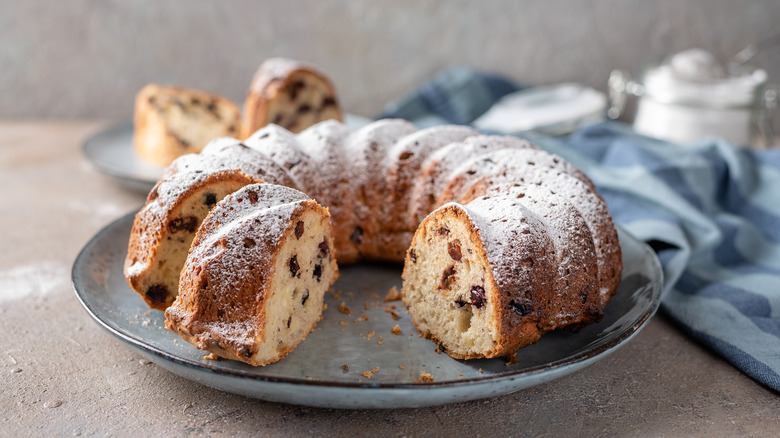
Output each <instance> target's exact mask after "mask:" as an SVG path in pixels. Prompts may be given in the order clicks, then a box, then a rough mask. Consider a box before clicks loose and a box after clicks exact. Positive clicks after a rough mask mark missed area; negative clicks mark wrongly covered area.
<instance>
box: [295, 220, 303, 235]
mask: <svg viewBox="0 0 780 438" xmlns="http://www.w3.org/2000/svg"><path fill="white" fill-rule="evenodd" d="M301 236H303V221H298V223H297V224H295V238H296V239H300V238H301Z"/></svg>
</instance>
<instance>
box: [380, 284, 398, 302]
mask: <svg viewBox="0 0 780 438" xmlns="http://www.w3.org/2000/svg"><path fill="white" fill-rule="evenodd" d="M400 299H401V292H398V289H396V287H395V286H393V287H391V288H390V290H389V291H388V292H387V295H385V297H384V299H382V301H384V302H385V303H386V302H388V301H398V300H400Z"/></svg>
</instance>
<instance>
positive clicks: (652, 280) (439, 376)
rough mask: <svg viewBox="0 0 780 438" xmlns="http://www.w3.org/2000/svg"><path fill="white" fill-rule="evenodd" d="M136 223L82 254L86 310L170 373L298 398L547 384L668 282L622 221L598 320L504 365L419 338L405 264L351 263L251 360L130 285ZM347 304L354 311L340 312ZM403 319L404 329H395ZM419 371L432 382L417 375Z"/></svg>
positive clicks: (507, 389) (361, 404)
mask: <svg viewBox="0 0 780 438" xmlns="http://www.w3.org/2000/svg"><path fill="white" fill-rule="evenodd" d="M132 222H133V215H132V214H130V215H127V216H124V217H122V218H120V219H118V220H116V221H115V222H113V223H111V224H110V225H108V226H107V227H105V228H104V229H103V230H101V231H100V232H99V233H98V234H97V235H95V236H94V237H93V238H92V239H91V240H90V241H89V242H88V243H87V244H86V246H85V247H84V248H83V249H82V250H81V253H80V254H79V255H78V257H77V258H76V261H75V263H74V265H73V273H72V275H73V286H74V289H75V292H76V296H77V297H78V299H79V300H80V301H81V304H82V305H83V306H84V309H86V311H87V313H88V314H89V315H90V316H91V317H92V318H93V319H94V320H95V321H96V322H97V323H98V324H99V325H100V326H101V327H103V328H104V329H106V330H107V331H108V332H109V333H111V334H112V335H114V336H116V337H117V338H118V339H119V340H121V341H122V342H124V343H125V344H127V345H128V346H130V347H131V348H133V349H135V351H136V352H138V353H139V354H140V355H142V356H144V357H145V358H147V359H149V360H151V361H152V362H154V363H155V364H157V365H159V366H161V367H163V368H165V369H167V370H169V371H171V372H173V373H175V374H178V375H180V376H183V377H185V378H187V379H191V380H193V381H195V382H198V383H201V384H204V385H208V386H211V387H214V388H217V389H220V390H223V391H227V392H231V393H235V394H242V395H245V396H248V397H255V398H259V399H263V400H269V401H277V402H284V403H293V404H299V405H308V406H319V407H328V408H411V407H420V406H432V405H440V404H445V403H453V402H461V401H467V400H475V399H480V398H486V397H493V396H497V395H501V394H508V393H511V392H514V391H518V390H520V389H523V388H527V387H530V386H534V385H539V384H542V383H544V382H547V381H550V380H553V379H556V378H558V377H561V376H564V375H567V374H570V373H573V372H576V371H577V370H580V369H582V368H584V367H586V366H588V365H590V364H592V363H594V362H596V361H597V360H600V359H603V358H604V357H605V356H607V355H608V354H610V353H612V352H613V351H615V350H616V349H617V348H618V347H620V346H621V345H623V344H625V343H626V342H627V341H628V340H629V339H631V337H633V336H634V335H636V334H637V332H639V330H640V329H641V328H642V327H643V326H644V325H645V324H646V323H647V322H648V320H649V319H650V318H651V317H652V316H653V314H654V313H655V312H656V310H657V309H658V305H659V302H660V296H661V285H662V282H663V279H662V275H663V274H662V271H661V267H660V264H659V263H658V259H657V258H656V256H655V254H654V253H653V251H652V250H651V249H650V248H649V247H648V246H647V245H646V244H644V243H643V242H641V241H639V240H637V239H636V238H634V237H633V236H631V235H630V234H628V233H626V232H624V231H622V230H620V234H619V237H620V242H621V246H622V249H623V263H624V270H623V279H622V282H621V284H620V287H619V289H618V292H617V294H616V295H615V297H614V298H613V299H612V301H611V302H610V303H609V305H608V306H607V308H606V313H605V315H604V318H603V320H602V321H601V322H599V323H598V324H593V325H590V326H587V327H585V328H584V329H582V330H580V331H579V332H577V333H572V332H568V331H559V332H552V333H548V334H545V335H544V336H542V338H541V340H540V341H539V342H538V343H536V344H535V345H531V346H529V347H526V348H523V349H521V350H520V351H519V352H518V353H517V363H513V364H507V362H506V361H505V360H503V359H481V360H470V361H463V360H455V359H452V358H450V357H449V356H447V355H446V354H443V353H442V354H439V353H437V352H436V351H435V349H436V346H435V345H434V344H433V343H431V342H430V341H427V340H425V339H422V338H419V337H418V336H417V332H416V331H415V330H414V328H413V326H412V323H411V320H410V317H409V315H408V314H407V313H406V311H405V308H404V307H403V304H402V303H401V302H400V301H390V302H383V300H382V298H383V297H385V295H386V294H387V293H388V291H389V290H390V289H391V288H392V287H396V288H398V289H399V290H400V288H401V266H399V265H376V264H362V265H355V266H346V267H342V268H341V273H342V276H341V278H340V279H339V280H338V281H337V282H336V283H335V284H334V292H333V293H327V294H326V297H325V302H326V304H327V309H326V310H325V312H324V313H323V319H322V321H320V322H319V324H318V325H317V328H316V329H315V330H314V331H313V332H312V333H311V334H310V335H309V336H308V337H307V338H306V340H304V341H303V342H302V343H301V344H299V345H298V347H297V348H296V349H295V351H293V352H292V353H291V354H290V355H288V356H287V357H285V358H284V359H282V360H280V361H279V362H276V363H274V364H271V365H268V366H265V367H252V366H249V365H247V364H244V363H240V362H235V361H230V360H211V359H205V358H204V357H205V356H206V353H205V352H203V351H200V350H197V349H196V348H195V347H194V346H192V345H191V344H188V343H187V342H185V341H184V340H182V339H181V338H179V337H178V336H177V335H175V334H174V333H172V332H169V331H167V330H166V329H165V324H164V320H165V318H164V315H163V313H162V312H160V311H157V310H150V309H149V308H148V307H147V306H146V305H145V304H144V302H143V301H142V300H141V298H140V297H139V296H138V295H137V294H136V293H135V292H134V291H133V290H132V289H130V287H129V286H128V285H127V283H126V282H125V279H124V277H123V274H122V264H123V261H124V258H125V254H126V252H127V242H128V237H129V233H130V228H131V226H132ZM342 302H344V303H345V304H346V306H347V308H349V309H350V310H351V314H350V315H345V314H344V313H342V312H339V310H338V307H339V304H340V303H342ZM393 312H397V314H394V313H393ZM363 315H365V316H363ZM394 318H397V319H394ZM396 324H397V325H398V326H399V327H400V329H401V333H400V334H393V333H392V332H391V329H392V328H393V326H394V325H396ZM421 372H425V373H428V374H430V375H431V376H432V377H433V379H434V381H432V382H423V381H421V380H420V373H421ZM364 373H365V374H364Z"/></svg>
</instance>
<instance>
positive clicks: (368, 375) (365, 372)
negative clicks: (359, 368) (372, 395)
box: [363, 367, 379, 379]
mask: <svg viewBox="0 0 780 438" xmlns="http://www.w3.org/2000/svg"><path fill="white" fill-rule="evenodd" d="M377 371H379V367H374V369H372V370H369V371H363V375H364V376H365V377H368V378H369V379H370V378H371V376H373V375H374V373H375V372H377Z"/></svg>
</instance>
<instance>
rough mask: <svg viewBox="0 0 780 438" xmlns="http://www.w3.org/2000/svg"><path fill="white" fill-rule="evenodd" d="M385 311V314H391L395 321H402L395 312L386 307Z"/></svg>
mask: <svg viewBox="0 0 780 438" xmlns="http://www.w3.org/2000/svg"><path fill="white" fill-rule="evenodd" d="M383 310H384V311H385V312H387V313H389V314H390V318H393V320H395V321H398V320H399V319H401V316H400V315H399V314H398V312H396V311H395V310H393V309H388V308H387V307H385V308H384V309H383Z"/></svg>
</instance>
